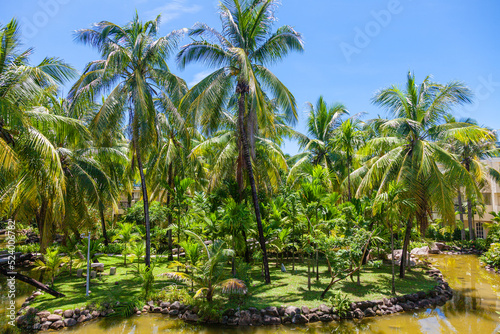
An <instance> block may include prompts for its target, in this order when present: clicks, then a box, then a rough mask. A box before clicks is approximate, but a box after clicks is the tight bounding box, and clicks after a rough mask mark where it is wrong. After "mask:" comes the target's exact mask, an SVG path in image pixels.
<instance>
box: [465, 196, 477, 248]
mask: <svg viewBox="0 0 500 334" xmlns="http://www.w3.org/2000/svg"><path fill="white" fill-rule="evenodd" d="M467 220H468V221H469V237H470V240H476V234H475V233H474V216H473V215H472V199H470V198H468V199H467Z"/></svg>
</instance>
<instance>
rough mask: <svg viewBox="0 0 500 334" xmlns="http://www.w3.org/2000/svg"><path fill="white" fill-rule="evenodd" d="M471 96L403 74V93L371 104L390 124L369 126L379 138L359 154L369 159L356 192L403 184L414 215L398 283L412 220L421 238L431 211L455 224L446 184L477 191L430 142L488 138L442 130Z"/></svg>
mask: <svg viewBox="0 0 500 334" xmlns="http://www.w3.org/2000/svg"><path fill="white" fill-rule="evenodd" d="M471 95H472V93H471V91H470V90H469V89H468V88H467V87H466V86H465V85H464V84H463V83H461V82H456V81H452V82H449V83H447V84H445V85H442V84H438V83H434V82H432V81H431V79H430V77H427V78H425V79H424V81H423V82H422V84H420V85H417V84H416V81H415V76H414V75H413V74H412V73H408V76H407V83H406V87H405V89H401V88H399V87H397V86H392V87H390V88H385V89H382V90H381V91H379V92H377V93H376V95H375V97H374V98H373V103H375V104H376V105H379V106H382V107H384V108H386V109H387V110H388V111H389V112H390V113H391V114H392V115H393V116H394V117H395V118H393V119H387V120H385V119H380V118H379V119H375V120H373V121H371V124H372V126H373V127H374V128H375V129H376V132H379V133H381V134H382V135H381V136H380V137H376V138H373V139H370V140H369V141H368V142H367V145H366V146H365V148H364V149H363V151H362V153H364V154H367V155H370V156H373V159H372V160H371V161H370V163H369V165H368V166H366V167H363V168H364V169H365V170H366V173H365V174H364V177H363V179H362V181H361V183H360V186H359V188H358V191H357V196H361V195H362V194H365V193H368V192H369V191H370V190H371V189H376V190H377V192H378V193H379V194H380V193H383V192H384V191H385V190H386V189H387V187H388V185H389V183H390V182H391V181H396V182H398V183H402V185H403V186H404V187H405V188H407V189H408V191H409V194H408V197H409V198H411V199H412V201H413V202H414V203H415V208H416V210H415V213H414V214H412V215H411V216H410V217H409V218H408V219H407V222H406V232H405V240H404V243H403V255H402V259H401V266H400V277H402V278H403V277H404V274H405V262H406V252H407V249H408V243H409V239H410V232H411V228H412V224H413V220H414V219H415V220H416V221H417V223H418V225H419V227H420V231H421V234H422V235H425V230H426V229H427V226H428V218H427V216H428V214H429V212H430V209H431V208H434V209H435V210H436V211H437V212H438V213H440V214H441V216H442V217H443V219H444V220H445V221H449V222H454V221H455V210H454V205H453V199H454V197H455V191H454V189H453V187H452V186H451V184H452V182H451V181H450V180H456V179H459V180H461V181H462V183H463V185H464V187H465V188H466V189H467V191H468V192H469V193H476V194H477V195H478V196H479V197H480V194H479V190H478V188H477V187H476V185H475V184H474V182H473V180H472V178H471V177H470V174H469V173H468V172H467V170H466V169H465V168H464V167H463V166H462V165H461V164H460V162H459V161H457V160H456V159H455V157H454V156H453V154H451V153H450V152H448V151H447V150H446V149H445V148H443V147H442V146H441V145H439V143H437V142H436V141H435V140H438V139H440V140H442V139H446V138H451V137H453V138H460V139H461V140H473V141H477V140H479V139H481V138H484V137H485V136H488V134H487V133H485V131H484V130H483V129H481V128H478V127H476V126H471V125H470V124H463V123H455V124H443V121H444V116H445V115H446V113H447V112H448V111H449V110H450V109H451V108H452V107H454V106H456V105H459V104H464V103H469V102H471Z"/></svg>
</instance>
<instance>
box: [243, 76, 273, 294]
mask: <svg viewBox="0 0 500 334" xmlns="http://www.w3.org/2000/svg"><path fill="white" fill-rule="evenodd" d="M247 93H248V85H246V84H245V83H244V82H242V81H239V82H238V86H237V88H236V94H238V95H239V96H240V97H239V99H238V121H239V124H238V125H239V129H240V140H241V143H242V146H243V147H242V148H243V156H244V158H245V163H246V168H247V172H248V178H249V181H250V187H251V188H252V200H253V206H254V210H255V219H256V220H257V229H258V231H259V242H260V247H261V249H262V262H263V264H264V278H265V281H266V284H269V283H271V275H270V274H269V263H268V259H267V252H266V241H265V239H264V229H263V227H262V221H261V217H260V207H259V199H258V197H257V188H256V185H255V179H254V176H253V169H252V161H251V160H250V152H249V148H248V141H247V137H246V132H245V127H244V116H245V109H246V106H245V103H246V98H245V95H246V94H247Z"/></svg>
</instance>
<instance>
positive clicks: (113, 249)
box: [99, 242, 123, 254]
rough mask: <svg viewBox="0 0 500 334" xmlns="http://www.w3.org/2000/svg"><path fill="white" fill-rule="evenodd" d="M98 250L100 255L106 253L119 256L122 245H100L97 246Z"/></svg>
mask: <svg viewBox="0 0 500 334" xmlns="http://www.w3.org/2000/svg"><path fill="white" fill-rule="evenodd" d="M99 250H100V252H101V253H106V254H121V253H122V251H123V244H119V243H115V242H113V243H110V244H108V245H107V246H106V245H104V244H101V245H100V246H99Z"/></svg>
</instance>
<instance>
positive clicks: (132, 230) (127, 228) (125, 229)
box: [113, 223, 140, 265]
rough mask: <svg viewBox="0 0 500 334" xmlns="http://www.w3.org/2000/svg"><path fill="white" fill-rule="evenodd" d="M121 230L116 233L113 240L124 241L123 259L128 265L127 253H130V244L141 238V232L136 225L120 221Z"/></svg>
mask: <svg viewBox="0 0 500 334" xmlns="http://www.w3.org/2000/svg"><path fill="white" fill-rule="evenodd" d="M118 227H119V230H118V232H117V234H116V235H115V237H114V239H113V241H115V240H119V241H121V242H122V243H123V245H124V247H123V251H122V254H123V259H124V261H125V262H124V263H125V265H127V254H129V251H130V250H129V245H130V244H131V243H132V242H134V241H137V240H139V239H140V235H139V233H137V232H136V226H135V225H134V224H131V223H118Z"/></svg>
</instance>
